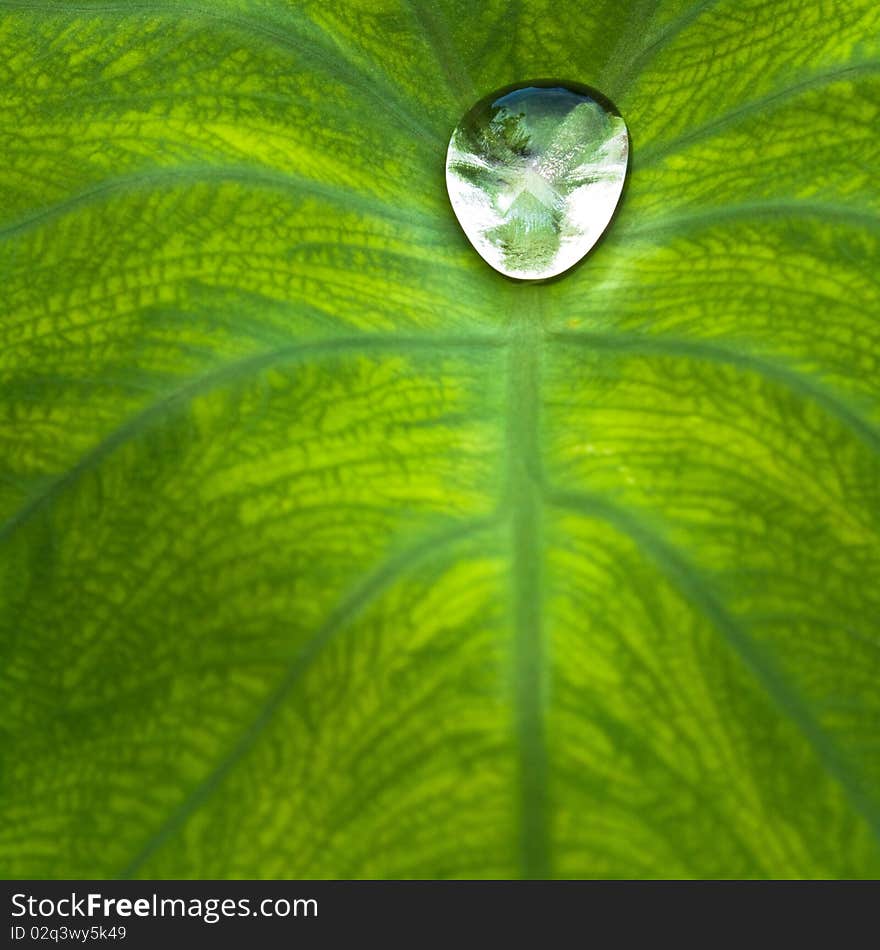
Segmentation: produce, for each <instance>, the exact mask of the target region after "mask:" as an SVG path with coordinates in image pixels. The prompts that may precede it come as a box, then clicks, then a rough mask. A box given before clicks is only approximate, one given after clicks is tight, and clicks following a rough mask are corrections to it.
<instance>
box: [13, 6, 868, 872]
mask: <svg viewBox="0 0 880 950" xmlns="http://www.w3.org/2000/svg"><path fill="white" fill-rule="evenodd" d="M0 49H2V50H3V55H2V57H0V154H2V156H3V161H2V164H0V287H2V296H0V657H2V662H0V708H2V713H3V716H2V737H0V873H2V876H8V877H16V876H29V877H44V876H45V877H67V876H74V877H76V876H82V877H101V876H112V875H125V876H143V877H172V878H176V877H187V876H194V877H298V876H304V877H322V876H329V877H434V876H440V877H445V876H450V877H457V876H464V877H483V876H492V877H515V876H538V877H543V876H559V877H579V876H599V877H608V876H664V877H691V876H693V877H716V876H749V877H751V876H755V877H765V876H772V877H858V876H869V877H870V876H877V875H878V874H880V844H878V837H880V756H878V753H880V747H878V728H880V691H878V690H877V682H878V673H880V623H878V618H880V588H878V585H877V583H876V578H877V574H878V569H880V542H878V529H880V387H878V383H877V380H878V378H880V377H878V369H880V323H878V320H880V306H878V304H880V285H878V276H877V268H876V261H877V259H878V253H880V247H878V245H880V192H878V189H877V180H878V177H877V176H878V174H880V148H878V139H877V123H878V112H880V7H878V5H877V4H876V3H875V2H872V0H851V2H848V3H832V4H816V3H812V2H808V0H735V2H734V0H702V2H695V3H691V2H686V0H658V2H655V0H632V2H629V0H613V2H612V0H600V2H598V3H595V4H582V3H576V2H573V0H571V2H569V0H553V2H550V0H522V2H519V3H516V4H512V3H507V2H502V0H490V2H486V3H469V2H464V0H460V2H459V0H444V2H427V0H424V2H423V0H410V2H404V0H380V2H376V0H348V2H345V3H343V4H329V3H324V2H319V0H304V2H296V3H294V2H292V0H288V2H284V0H223V2H221V0H218V2H216V3H210V4H209V3H203V4H195V3H190V2H185V0H159V2H151V3H143V2H136V0H133V2H120V0H113V2H110V0H107V2H104V0H101V2H87V0H83V2H80V3H76V4H72V3H71V4H68V3H61V2H48V0H22V2H8V0H6V2H2V3H0ZM538 76H544V77H546V76H551V77H554V76H557V77H560V78H564V79H571V80H576V81H580V82H585V83H587V84H589V85H592V86H594V87H596V88H598V89H599V90H601V91H602V92H603V93H605V94H606V95H608V96H609V97H610V98H611V99H612V100H613V101H614V102H615V103H616V105H617V106H618V108H619V109H620V110H621V112H622V114H623V116H624V118H625V119H626V122H627V125H628V127H629V129H630V132H631V135H632V147H633V152H632V165H631V174H630V179H629V183H628V185H627V189H626V192H625V194H624V198H623V201H622V203H621V206H620V210H619V212H618V214H617V216H616V218H615V220H614V222H613V223H612V225H611V227H610V229H609V231H608V233H607V235H606V237H605V239H604V240H603V241H602V243H601V244H600V246H599V247H597V248H596V250H595V251H594V252H593V253H592V254H591V255H590V256H589V257H588V258H587V260H586V261H585V262H584V263H583V264H582V265H581V266H580V267H578V268H577V269H576V270H574V271H573V272H571V273H570V274H569V275H568V276H566V277H565V278H563V279H562V280H560V281H557V282H555V283H550V284H547V285H541V286H535V285H522V284H514V283H510V282H508V281H506V280H505V279H504V278H502V277H501V276H499V275H498V274H496V273H495V272H493V271H492V270H491V269H490V268H489V267H488V266H486V265H485V264H484V263H483V262H482V261H481V260H480V259H479V258H478V257H477V256H476V254H474V252H473V251H472V250H471V248H470V246H469V245H468V243H467V241H466V239H465V238H464V236H463V235H462V233H461V231H460V229H459V227H458V224H457V223H456V221H455V219H454V216H453V214H452V211H451V209H450V207H449V205H448V201H447V198H446V194H445V190H444V182H443V163H444V157H445V149H446V143H447V140H448V135H449V133H450V131H451V130H452V128H453V127H454V125H455V124H456V122H457V121H458V120H459V118H460V117H461V115H462V114H463V112H464V111H465V110H466V109H467V108H468V107H469V106H470V105H471V104H472V103H473V102H474V101H475V100H476V99H477V98H478V97H479V96H481V95H484V94H486V93H488V92H490V91H492V90H493V89H495V88H498V87H500V86H503V85H506V84H507V83H510V82H514V81H517V80H526V79H530V78H535V77H538Z"/></svg>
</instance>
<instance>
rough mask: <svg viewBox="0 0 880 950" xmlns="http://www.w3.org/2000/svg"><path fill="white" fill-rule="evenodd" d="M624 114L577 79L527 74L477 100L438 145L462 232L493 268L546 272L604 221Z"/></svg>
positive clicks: (619, 184)
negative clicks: (525, 79) (443, 149)
mask: <svg viewBox="0 0 880 950" xmlns="http://www.w3.org/2000/svg"><path fill="white" fill-rule="evenodd" d="M628 153H629V135H628V134H627V131H626V123H625V122H624V121H623V119H622V118H621V116H620V114H619V113H618V111H617V110H616V109H615V108H614V106H613V105H612V104H611V103H610V102H609V101H608V100H607V99H605V97H604V96H602V95H601V94H600V93H598V92H596V91H595V90H594V89H590V88H589V87H587V86H582V85H580V84H579V83H571V82H556V81H551V80H535V81H533V82H529V83H522V84H519V85H517V86H508V87H506V88H505V89H499V90H498V91H497V92H494V93H492V95H490V96H486V98H485V99H481V100H480V101H479V102H478V103H477V104H476V105H475V106H474V107H473V108H472V109H471V110H470V111H469V112H468V113H467V114H466V115H465V116H464V118H463V119H462V120H461V122H459V124H458V126H457V127H456V129H455V131H454V132H453V133H452V138H451V139H450V140H449V151H448V152H447V154H446V187H447V190H448V191H449V199H450V201H451V202H452V207H453V210H454V211H455V214H456V217H457V218H458V221H459V224H461V226H462V229H463V230H464V233H465V234H466V235H467V237H468V240H469V241H470V242H471V244H473V246H474V247H475V248H476V249H477V251H478V252H479V254H480V256H481V257H483V258H484V259H485V260H486V261H487V262H488V263H489V264H491V265H492V267H494V268H495V270H497V271H500V272H501V273H502V274H506V275H507V276H508V277H516V278H519V279H521V280H546V279H547V278H548V277H555V276H556V275H557V274H561V273H562V272H563V271H566V270H568V268H569V267H572V266H573V265H574V264H576V263H577V262H578V261H579V260H580V259H581V258H582V257H583V256H584V255H585V254H586V253H587V252H588V251H589V250H590V248H592V247H593V245H594V244H595V243H596V241H598V240H599V237H600V236H601V234H602V232H603V231H604V230H605V228H606V227H607V226H608V222H609V221H610V220H611V216H612V215H613V214H614V209H615V208H616V207H617V202H618V201H619V200H620V193H621V191H622V190H623V182H624V179H625V178H626V168H627V157H628Z"/></svg>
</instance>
